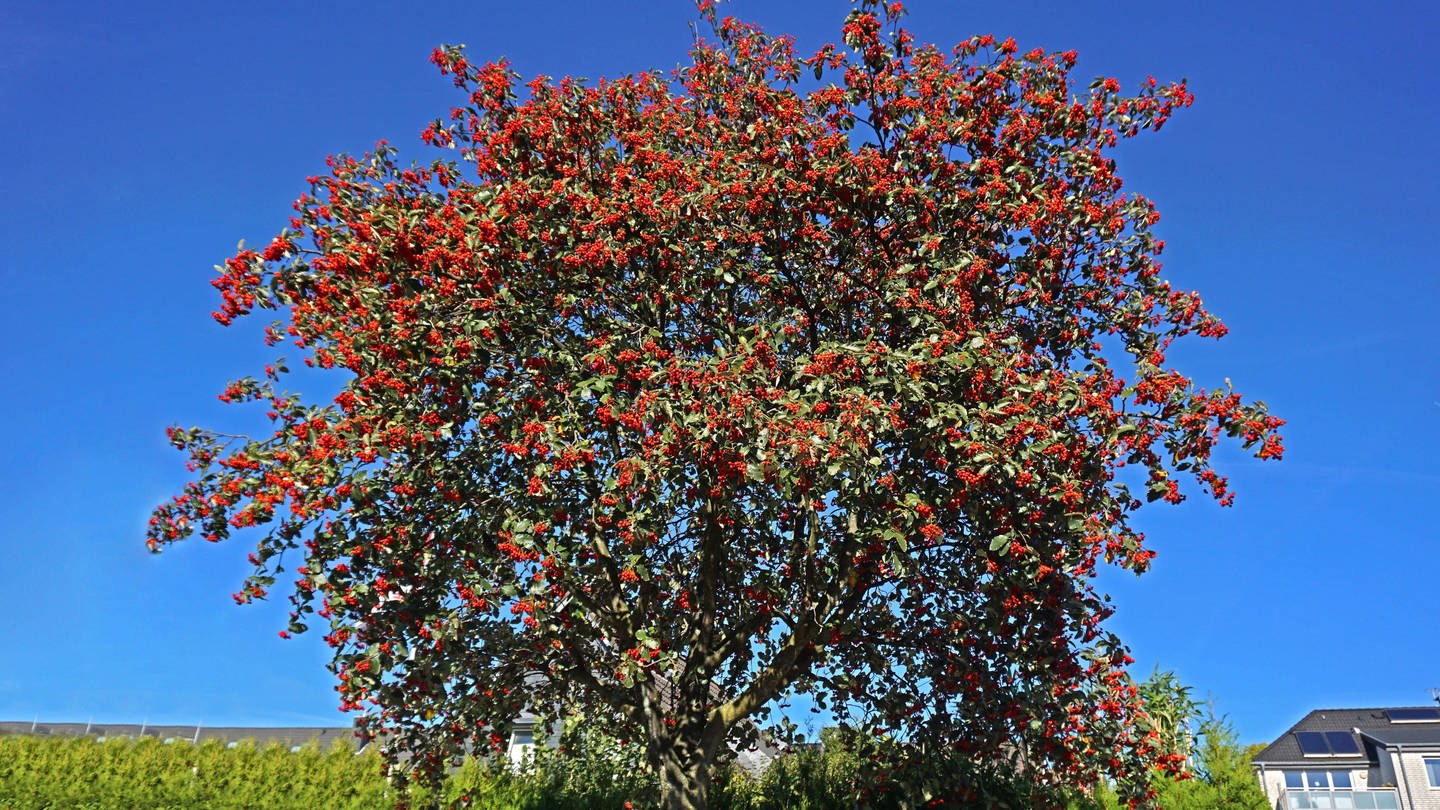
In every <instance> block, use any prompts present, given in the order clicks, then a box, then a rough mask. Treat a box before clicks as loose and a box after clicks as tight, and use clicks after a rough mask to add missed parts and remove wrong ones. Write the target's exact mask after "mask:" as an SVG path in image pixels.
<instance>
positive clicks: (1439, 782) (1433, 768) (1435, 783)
mask: <svg viewBox="0 0 1440 810" xmlns="http://www.w3.org/2000/svg"><path fill="white" fill-rule="evenodd" d="M1425 776H1426V778H1428V779H1429V780H1430V787H1440V759H1427V760H1425Z"/></svg>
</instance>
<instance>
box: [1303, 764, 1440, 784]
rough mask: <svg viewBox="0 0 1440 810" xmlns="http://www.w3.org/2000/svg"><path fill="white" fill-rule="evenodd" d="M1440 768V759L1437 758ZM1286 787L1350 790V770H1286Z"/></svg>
mask: <svg viewBox="0 0 1440 810" xmlns="http://www.w3.org/2000/svg"><path fill="white" fill-rule="evenodd" d="M1435 763H1436V767H1437V768H1440V760H1435ZM1285 787H1287V788H1289V789H1291V790H1349V789H1350V788H1351V783H1350V772H1349V771H1285Z"/></svg>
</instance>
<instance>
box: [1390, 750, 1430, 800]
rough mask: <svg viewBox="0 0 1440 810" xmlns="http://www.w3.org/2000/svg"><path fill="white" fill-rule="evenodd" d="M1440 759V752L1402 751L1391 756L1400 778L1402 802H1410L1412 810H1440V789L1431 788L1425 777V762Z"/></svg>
mask: <svg viewBox="0 0 1440 810" xmlns="http://www.w3.org/2000/svg"><path fill="white" fill-rule="evenodd" d="M1426 759H1440V751H1431V752H1428V753H1419V752H1411V751H1402V752H1400V753H1392V754H1391V762H1394V763H1395V772H1396V774H1397V775H1400V776H1399V779H1400V784H1399V785H1398V786H1397V787H1399V788H1400V801H1402V802H1405V801H1407V800H1408V802H1409V806H1410V807H1411V808H1412V810H1440V788H1432V787H1430V782H1429V780H1428V779H1426V776H1425V760H1426Z"/></svg>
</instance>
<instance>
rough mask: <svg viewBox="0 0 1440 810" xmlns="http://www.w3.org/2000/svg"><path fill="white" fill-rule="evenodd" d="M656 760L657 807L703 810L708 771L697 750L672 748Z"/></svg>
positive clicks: (707, 793)
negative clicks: (657, 779)
mask: <svg viewBox="0 0 1440 810" xmlns="http://www.w3.org/2000/svg"><path fill="white" fill-rule="evenodd" d="M659 760H660V768H659V770H660V807H661V808H663V810H705V808H706V807H708V806H709V803H710V767H709V764H708V763H707V762H706V761H705V757H704V756H702V755H701V752H700V750H699V747H698V746H695V747H694V748H691V747H690V746H675V747H674V748H672V749H671V750H669V751H663V752H661V753H660V756H659Z"/></svg>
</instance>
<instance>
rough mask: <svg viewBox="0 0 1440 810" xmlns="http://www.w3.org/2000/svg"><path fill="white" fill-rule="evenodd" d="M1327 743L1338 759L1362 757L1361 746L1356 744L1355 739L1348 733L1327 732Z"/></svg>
mask: <svg viewBox="0 0 1440 810" xmlns="http://www.w3.org/2000/svg"><path fill="white" fill-rule="evenodd" d="M1325 742H1327V743H1329V744H1330V753H1332V754H1334V755H1335V756H1337V757H1343V756H1357V757H1358V756H1360V746H1359V745H1357V744H1356V743H1355V737H1354V735H1352V734H1351V733H1350V732H1348V731H1327V732H1325Z"/></svg>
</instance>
